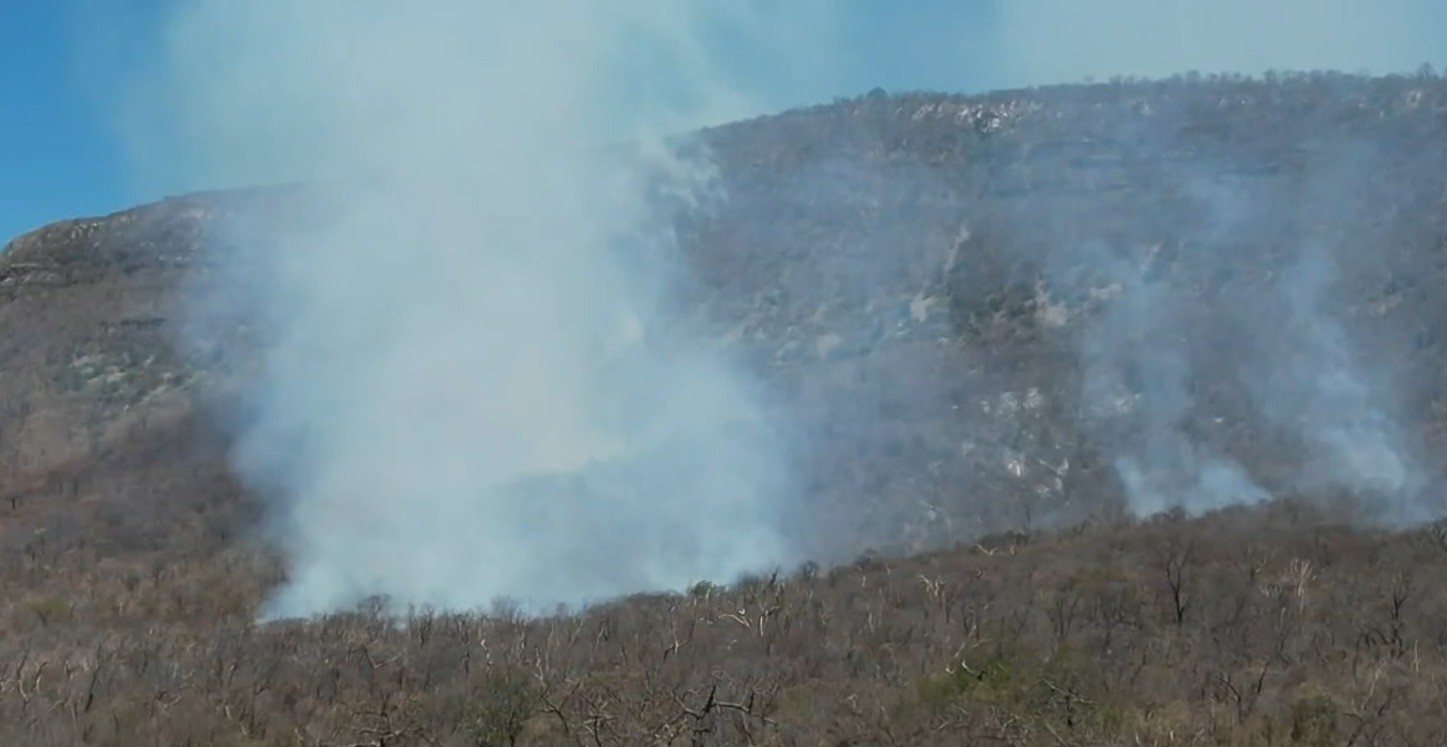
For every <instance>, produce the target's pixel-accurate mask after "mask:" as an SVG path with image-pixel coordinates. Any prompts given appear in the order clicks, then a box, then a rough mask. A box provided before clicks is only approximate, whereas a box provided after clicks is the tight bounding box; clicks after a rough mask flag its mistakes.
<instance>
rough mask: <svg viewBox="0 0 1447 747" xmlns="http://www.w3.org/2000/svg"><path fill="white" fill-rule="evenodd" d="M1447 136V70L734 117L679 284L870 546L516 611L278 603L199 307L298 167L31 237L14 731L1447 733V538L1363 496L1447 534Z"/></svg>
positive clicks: (278, 205)
mask: <svg viewBox="0 0 1447 747" xmlns="http://www.w3.org/2000/svg"><path fill="white" fill-rule="evenodd" d="M1444 136H1447V81H1443V80H1441V79H1437V78H1433V77H1416V78H1386V79H1368V78H1360V77H1354V76H1340V75H1334V74H1320V75H1310V76H1289V77H1285V78H1273V79H1270V80H1264V81H1252V80H1240V79H1209V80H1197V79H1177V80H1173V81H1162V82H1152V83H1121V84H1110V85H1099V86H1071V87H1060V88H1051V89H1040V90H1032V91H1017V92H1001V93H996V94H989V95H985V96H950V95H938V94H908V95H897V96H888V95H884V94H882V93H876V94H871V95H869V96H866V97H862V98H859V99H854V100H849V101H840V102H836V103H834V104H831V105H828V106H821V107H815V108H810V109H802V110H798V111H793V112H788V113H785V114H782V115H779V116H774V117H766V118H762V119H758V120H754V121H749V122H742V123H736V124H731V125H727V126H724V127H720V128H715V129H711V130H707V131H704V132H702V133H699V136H698V138H699V141H700V142H702V143H703V144H705V145H707V146H708V150H709V151H710V153H711V154H712V157H713V158H714V160H715V162H716V163H717V165H718V169H719V174H720V180H721V181H720V183H721V186H722V187H723V191H724V193H725V194H726V195H727V199H726V200H725V201H723V202H721V203H720V204H719V205H718V206H717V207H716V209H714V210H712V211H709V212H704V213H696V214H686V215H678V216H675V219H676V221H675V222H676V225H677V228H678V232H679V236H680V238H681V241H682V247H683V249H684V251H685V259H686V264H687V266H688V268H689V269H690V270H691V271H692V272H691V274H690V284H689V286H688V287H687V288H686V289H684V291H683V292H682V293H681V294H680V295H681V299H682V301H681V302H682V303H685V304H686V305H687V310H688V311H689V312H690V313H696V314H700V315H702V316H703V317H705V318H706V319H707V320H708V322H709V323H710V324H712V325H715V326H716V328H717V329H718V332H719V334H718V340H717V342H718V344H719V345H721V346H725V347H728V348H730V349H732V350H733V352H735V353H736V354H737V356H738V357H739V358H740V359H742V360H744V361H746V362H747V364H748V365H749V366H750V367H751V368H752V369H753V370H754V371H756V372H757V373H758V374H759V375H760V376H761V377H763V379H764V380H765V381H766V382H767V384H768V386H769V390H770V392H771V393H772V395H773V397H774V406H775V407H777V408H779V409H780V410H781V411H783V412H786V413H787V414H788V418H789V420H790V422H792V423H794V424H795V425H796V426H797V427H798V429H799V431H800V433H801V435H802V438H800V439H799V444H801V446H802V449H801V453H800V454H799V463H798V465H797V466H798V469H799V472H800V474H799V477H800V483H801V497H800V501H801V504H802V505H801V508H800V511H799V516H800V517H801V519H800V522H801V524H802V525H801V526H799V527H797V528H796V535H797V536H799V537H800V539H801V541H803V542H805V543H807V544H808V545H809V548H810V552H809V554H810V556H812V557H815V558H818V559H819V560H820V561H821V562H823V563H825V564H826V565H828V564H832V563H835V562H843V561H850V560H854V559H856V558H858V557H859V556H860V555H861V553H865V552H866V551H871V550H872V551H875V552H876V553H882V556H878V555H873V554H872V555H871V556H870V559H867V560H861V561H860V562H859V563H858V564H856V565H852V566H851V565H847V564H846V565H845V566H843V567H842V568H841V569H840V570H837V571H833V572H818V571H809V572H806V573H803V574H802V575H799V576H798V577H797V578H791V579H788V580H787V581H778V582H772V583H766V582H764V581H762V580H756V581H754V582H749V583H745V584H742V585H741V586H740V587H739V588H736V589H728V590H714V589H709V588H700V589H697V590H695V591H694V592H693V593H692V594H690V595H687V596H680V597H672V596H661V597H656V598H646V599H637V600H626V601H622V602H619V603H618V604H617V605H616V606H610V607H608V608H606V609H603V610H598V611H595V612H593V613H589V614H588V615H585V616H580V617H573V618H564V619H560V620H548V621H535V622H531V623H526V624H524V623H522V622H519V621H515V620H510V619H508V618H507V617H506V616H503V617H502V618H477V617H466V616H459V617H455V618H454V617H447V618H437V619H433V618H425V619H422V620H418V621H414V622H412V623H410V624H409V625H407V626H405V627H403V628H402V629H400V630H393V629H390V628H387V627H386V626H385V625H383V624H382V623H381V622H380V621H379V620H377V619H374V618H371V617H368V616H366V615H361V616H337V617H335V618H329V619H327V620H323V621H317V622H314V623H307V624H301V623H297V624H295V625H283V626H266V627H258V626H255V625H253V624H252V623H251V622H250V621H251V619H252V617H253V616H254V615H255V613H256V610H257V608H258V605H259V604H260V601H261V599H262V597H263V596H264V594H265V591H266V589H268V588H270V587H271V586H272V585H273V584H274V583H275V582H276V580H277V579H278V577H279V574H280V573H281V570H280V569H279V568H278V567H277V564H276V561H275V559H274V558H273V557H272V556H271V555H270V554H269V553H268V551H267V550H266V549H265V547H264V543H261V542H259V541H257V540H258V539H259V537H260V535H259V534H258V532H257V530H258V529H259V528H260V526H261V525H260V524H259V523H258V522H259V521H260V519H261V517H262V516H263V512H262V511H261V510H260V507H261V505H262V504H263V502H264V500H265V496H258V495H253V494H251V493H249V492H248V491H247V490H246V489H244V488H243V486H241V485H239V484H237V482H236V480H235V479H234V478H233V476H232V474H231V472H230V470H229V469H228V466H227V433H228V429H227V428H226V427H225V426H226V424H227V423H226V418H228V417H230V416H232V415H235V414H237V413H238V412H242V411H240V410H238V409H237V408H235V407H233V405H234V404H235V402H236V401H237V400H236V398H237V396H238V392H241V391H243V390H244V382H245V380H246V377H247V376H248V375H249V373H250V372H252V371H254V370H255V369H254V367H255V366H256V365H257V364H258V363H259V361H261V360H262V358H263V356H264V349H265V345H264V342H265V334H264V330H263V329H262V325H261V323H260V322H256V323H246V322H245V321H242V322H239V323H236V322H235V320H230V323H228V324H225V325H220V326H217V325H214V324H209V323H208V324H207V326H206V327H205V334H194V331H195V326H194V325H196V324H198V323H204V322H208V321H209V320H208V319H206V318H203V317H198V314H197V312H198V310H203V309H214V308H215V307H217V306H218V305H220V306H224V305H225V304H226V303H228V299H227V298H226V297H224V296H223V295H219V290H218V289H219V288H223V287H225V286H224V284H217V283H215V282H214V281H215V280H217V279H218V277H220V275H221V274H222V273H224V272H226V271H227V269H226V268H228V267H230V266H232V265H230V264H228V263H226V262H223V261H222V259H223V258H222V257H220V256H218V252H220V251H222V250H221V248H220V247H219V245H218V244H217V243H216V242H215V241H214V236H215V231H214V230H213V229H214V228H216V227H217V226H218V225H222V224H223V223H224V222H226V221H228V220H234V219H238V218H240V219H250V218H255V217H256V216H263V217H265V218H267V219H272V220H282V221H284V220H292V219H295V218H296V214H297V213H298V212H304V211H297V210H296V206H297V204H298V202H299V201H300V200H301V199H302V198H301V197H300V196H299V195H298V193H296V192H292V191H285V190H277V191H271V190H259V191H256V192H251V193H215V194H205V195H192V196H186V197H179V198H174V199H170V200H166V201H163V202H160V203H156V204H153V205H147V206H142V207H138V208H135V209H133V210H128V211H124V212H121V213H117V214H115V215H112V216H106V217H102V218H92V219H80V220H74V221H66V222H63V223H59V224H55V225H52V226H47V227H45V228H43V229H40V230H38V231H36V232H33V233H31V234H27V235H25V236H22V237H20V238H18V239H16V240H15V241H13V242H12V243H11V244H10V245H9V246H8V247H7V248H6V249H5V251H4V253H3V254H0V553H3V556H4V564H3V566H0V568H3V570H0V580H3V584H4V588H5V589H6V594H5V595H4V599H3V601H0V604H3V607H0V630H4V631H6V632H7V635H6V636H4V639H3V642H0V724H4V726H0V743H7V744H8V743H25V744H50V743H74V742H77V741H79V742H81V743H97V744H104V743H111V744H129V743H136V742H137V741H141V742H148V741H154V742H162V743H185V742H186V741H187V740H192V741H193V742H196V743H206V744H294V743H297V742H298V741H300V742H302V743H305V744H414V743H415V744H428V743H432V744H464V743H466V744H479V743H481V744H494V743H507V739H506V738H505V737H506V734H507V733H509V732H515V733H517V734H523V735H525V736H526V737H528V738H531V739H532V740H533V741H534V742H541V743H560V742H561V743H574V742H577V743H587V744H593V743H602V744H639V743H660V744H671V743H687V740H688V739H690V738H692V739H695V740H697V741H699V742H702V743H716V744H738V743H777V744H816V743H817V744H860V743H871V744H872V743H898V744H922V743H931V740H934V741H935V742H937V743H941V744H958V743H960V740H961V739H965V740H966V741H967V742H971V743H972V742H974V741H979V740H995V741H1003V742H1006V743H1062V742H1063V743H1124V742H1133V741H1134V740H1135V738H1139V739H1140V740H1141V741H1145V742H1152V743H1170V742H1179V743H1207V742H1214V743H1223V742H1225V743H1232V742H1236V743H1239V742H1243V741H1259V742H1263V743H1282V742H1288V741H1297V742H1301V743H1315V744H1327V743H1338V742H1342V741H1350V740H1352V739H1354V740H1355V741H1356V742H1358V743H1399V744H1422V743H1431V742H1433V741H1438V740H1441V739H1443V738H1444V736H1447V724H1444V723H1443V722H1442V721H1441V713H1442V710H1441V709H1439V708H1435V706H1434V705H1433V704H1434V703H1436V701H1435V700H1434V698H1438V696H1437V695H1436V693H1440V692H1441V690H1442V686H1443V684H1444V683H1443V681H1442V677H1443V672H1444V671H1447V669H1444V662H1447V655H1444V654H1447V651H1444V648H1443V647H1444V645H1447V641H1444V640H1443V639H1442V636H1441V631H1440V630H1438V628H1440V625H1439V624H1437V623H1436V622H1434V621H1436V620H1440V619H1441V617H1440V616H1441V614H1442V612H1443V611H1447V608H1444V607H1443V605H1444V601H1443V600H1441V599H1438V598H1437V595H1436V593H1435V591H1433V588H1434V587H1432V586H1431V583H1430V579H1432V578H1433V577H1434V576H1433V575H1432V574H1434V573H1440V566H1441V564H1442V563H1444V562H1447V553H1444V552H1442V550H1441V547H1440V540H1441V537H1440V532H1437V533H1434V532H1432V531H1427V530H1423V529H1411V528H1408V529H1407V530H1406V532H1405V533H1402V534H1391V533H1388V532H1387V531H1385V530H1383V529H1380V528H1370V529H1369V528H1357V529H1353V528H1349V527H1347V526H1345V525H1344V522H1345V521H1346V520H1348V519H1350V520H1352V521H1354V522H1357V523H1358V525H1361V524H1368V525H1371V524H1379V523H1386V524H1389V525H1392V524H1401V523H1409V524H1415V523H1417V522H1421V521H1424V520H1429V519H1431V518H1433V517H1435V516H1439V515H1441V514H1442V503H1441V501H1442V492H1441V491H1440V490H1439V483H1440V477H1439V476H1440V475H1441V474H1442V471H1443V469H1444V468H1447V451H1444V449H1443V448H1442V438H1443V434H1444V431H1447V400H1443V399H1442V394H1441V392H1442V376H1443V371H1447V345H1444V339H1443V333H1442V332H1441V331H1440V330H1441V329H1442V327H1443V323H1444V322H1447V295H1444V294H1443V293H1441V292H1440V289H1442V288H1447V250H1444V247H1447V170H1444V169H1443V166H1444V165H1447V159H1444V155H1447V152H1444V148H1447V137H1444ZM227 251H231V250H230V249H228V250H227ZM218 317H219V318H223V319H227V317H226V315H224V314H221V315H218ZM243 414H244V413H243ZM1268 496H1269V497H1274V498H1280V499H1289V500H1288V501H1287V503H1285V504H1282V505H1280V506H1267V507H1257V508H1235V509H1232V510H1230V511H1228V512H1226V513H1225V514H1219V515H1211V516H1208V517H1206V518H1204V519H1196V520H1190V519H1186V518H1184V517H1182V516H1179V515H1176V514H1170V515H1168V516H1166V517H1164V518H1160V519H1157V520H1155V521H1151V522H1146V523H1138V522H1136V521H1134V520H1132V519H1131V518H1129V517H1130V516H1131V515H1132V514H1137V513H1153V512H1155V511H1157V510H1164V509H1167V508H1170V507H1171V506H1181V507H1184V508H1186V509H1187V510H1188V513H1199V512H1205V511H1207V510H1209V509H1213V508H1216V507H1219V506H1222V505H1226V504H1233V503H1243V504H1244V503H1254V502H1256V501H1259V500H1261V499H1263V498H1265V497H1268ZM1087 520H1089V521H1091V522H1092V523H1091V524H1090V525H1089V526H1088V527H1087V528H1084V529H1080V530H1069V531H1068V532H1067V534H1066V535H1062V536H1054V535H1048V534H1042V533H1046V532H1050V531H1054V530H1059V529H1064V528H1069V527H1074V526H1077V525H1078V524H1080V522H1082V521H1087ZM1007 532H1017V533H1020V534H1011V535H1008V536H1007V539H999V538H1000V537H1001V536H1006V535H1004V533H1007ZM987 536H993V537H996V539H995V540H991V541H989V542H986V544H987V545H988V546H989V548H990V550H989V553H993V554H987V552H986V550H984V549H978V548H974V549H972V547H973V546H972V543H973V542H974V541H975V540H978V539H980V538H983V537H987ZM1030 538H1034V539H1030ZM960 543H963V545H962V546H960V547H959V548H958V549H955V550H950V548H954V547H956V546H957V545H959V544H960ZM992 543H993V544H992ZM1001 543H1003V544H1001ZM1022 543H1023V544H1022ZM997 546H1000V547H1003V548H1004V549H1001V550H998V551H996V550H995V549H994V548H995V547H997ZM1011 548H1013V550H1012V549H1011ZM917 553H934V554H928V555H922V556H919V557H916V558H914V559H910V560H900V561H895V560H889V561H884V560H882V559H881V557H891V558H892V557H896V556H901V555H907V554H917ZM856 587H857V589H856ZM665 631H666V634H665ZM143 633H144V635H143ZM10 634H13V635H10ZM669 636H672V637H673V641H664V639H665V638H667V637H669ZM473 657H477V662H478V663H477V664H476V665H475V666H474V665H473V664H472V663H471V662H473V660H474V659H473ZM962 657H963V658H962ZM459 660H460V661H462V662H465V663H463V664H458V662H459ZM962 661H963V662H965V663H964V664H961V662H962ZM780 662H783V663H782V664H780ZM459 667H460V668H459ZM962 673H963V674H962ZM715 687H717V690H716V691H715V690H714V688H715ZM710 693H713V694H710ZM1434 714H1435V715H1434ZM498 730H501V731H498ZM500 735H501V736H500ZM467 740H471V741H467Z"/></svg>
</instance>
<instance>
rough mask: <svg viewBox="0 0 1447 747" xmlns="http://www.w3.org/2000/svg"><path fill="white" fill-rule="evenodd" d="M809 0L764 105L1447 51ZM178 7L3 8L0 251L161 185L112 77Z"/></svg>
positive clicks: (1287, 10)
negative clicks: (121, 112) (139, 147)
mask: <svg viewBox="0 0 1447 747" xmlns="http://www.w3.org/2000/svg"><path fill="white" fill-rule="evenodd" d="M821 1H822V2H823V3H824V5H825V6H827V7H829V8H831V9H832V10H831V16H832V19H831V24H830V29H831V31H830V32H829V35H830V39H829V40H828V42H827V44H820V45H819V46H820V47H821V49H822V48H824V47H827V51H825V52H823V53H821V54H820V55H818V56H817V57H816V59H815V61H814V62H815V69H812V70H810V71H808V72H807V73H805V72H803V71H791V70H779V69H760V68H759V67H758V66H757V65H753V64H751V63H752V61H753V60H755V59H756V57H755V56H754V55H752V54H751V53H750V51H749V50H748V49H746V48H743V47H739V48H732V49H731V48H729V47H728V46H727V45H725V46H724V47H723V48H722V49H721V54H724V55H725V56H731V59H728V60H726V63H727V64H728V65H729V66H730V67H732V68H733V69H735V70H736V71H737V75H738V76H740V77H743V78H746V79H748V81H749V82H750V84H751V85H753V86H754V87H755V88H757V89H758V90H759V91H761V92H762V93H763V94H764V95H765V100H766V101H767V102H768V106H769V107H771V108H784V107H787V106H791V105H798V104H810V103H818V102H824V101H829V100H830V99H832V98H834V97H836V96H845V95H853V94H859V93H863V92H865V91H867V90H869V89H870V88H873V87H874V86H883V87H884V88H886V89H889V90H908V89H930V90H950V91H967V92H970V91H980V90H987V89H991V88H998V87H1009V86H1016V85H1029V84H1038V83H1049V82H1070V81H1077V80H1080V79H1082V78H1085V77H1087V76H1092V77H1102V78H1103V77H1108V76H1109V75H1110V74H1137V75H1166V74H1169V73H1171V72H1180V71H1185V70H1188V69H1198V70H1203V71H1219V70H1234V71H1239V72H1248V73H1255V72H1261V71H1263V70H1265V69H1269V68H1278V69H1291V68H1294V69H1302V68H1308V69H1309V68H1321V67H1331V68H1336V69H1344V70H1348V71H1356V70H1360V69H1368V70H1371V71H1372V72H1391V71H1395V70H1403V71H1405V70H1410V69H1411V68H1413V67H1415V66H1416V65H1417V64H1419V63H1421V62H1426V61H1430V62H1433V63H1434V64H1437V65H1438V67H1439V68H1440V67H1442V63H1443V61H1444V59H1447V55H1443V54H1442V51H1443V47H1444V45H1447V33H1444V32H1447V6H1444V5H1440V4H1439V3H1438V2H1437V0H1274V2H1271V3H1258V2H1257V1H1256V0H1177V1H1176V2H1170V1H1169V0H887V1H886V0H858V2H844V1H843V0H839V1H837V2H833V3H830V2H828V0H821ZM176 2H178V0H0V70H3V71H4V72H3V78H0V242H3V241H4V240H5V239H6V238H8V237H10V236H13V235H15V234H17V233H19V232H21V231H24V230H28V229H30V228H33V227H36V226H38V225H41V224H43V223H46V222H49V221H52V220H57V219H60V218H65V217H73V216H78V215H88V214H96V213H104V212H109V211H113V210H118V209H121V208H124V207H127V206H129V205H132V204H135V203H137V202H142V201H146V200H150V199H155V198H157V197H160V196H162V195H163V194H165V193H166V192H168V191H171V190H168V189H167V185H166V184H164V183H160V184H158V183H154V180H153V181H152V182H151V183H148V184H147V186H146V187H144V188H141V187H138V186H137V184H139V181H138V180H137V178H136V173H135V172H136V171H137V169H136V168H135V166H136V164H135V163H134V162H133V161H132V160H131V159H132V157H133V156H134V150H133V149H128V148H126V147H124V145H123V143H122V142H121V138H119V137H118V135H117V127H116V112H115V111H113V109H114V106H113V104H114V99H115V97H116V95H117V93H118V92H119V91H123V88H122V87H123V86H124V84H125V82H126V79H125V77H124V76H123V75H121V74H120V72H119V71H127V70H135V69H138V68H143V67H146V66H147V65H154V64H156V63H157V60H156V59H154V57H155V55H157V54H158V52H157V51H156V50H157V49H158V48H160V45H158V44H155V43H153V41H154V40H155V39H156V38H158V33H159V29H160V28H161V27H162V25H161V23H160V19H161V17H162V16H163V15H164V12H165V11H166V8H167V6H168V5H174V4H175V3H176ZM1258 6H1259V7H1258ZM822 28H823V24H820V29H822ZM820 33H821V34H822V33H824V32H823V31H822V30H821V31H820ZM806 42H807V40H801V43H806ZM820 69H825V73H826V74H819V73H820ZM178 188H179V187H178Z"/></svg>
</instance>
